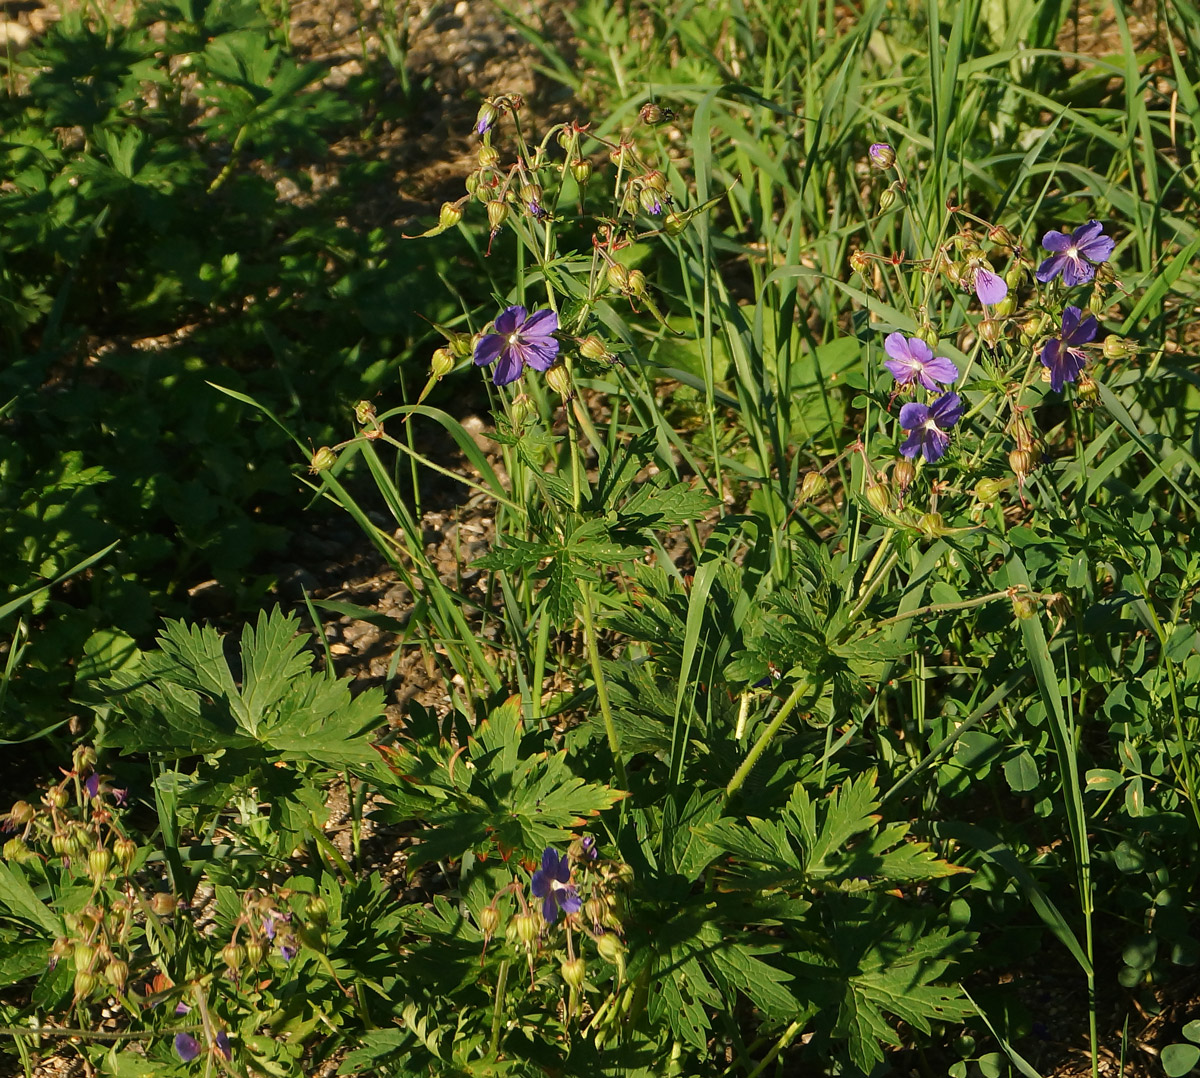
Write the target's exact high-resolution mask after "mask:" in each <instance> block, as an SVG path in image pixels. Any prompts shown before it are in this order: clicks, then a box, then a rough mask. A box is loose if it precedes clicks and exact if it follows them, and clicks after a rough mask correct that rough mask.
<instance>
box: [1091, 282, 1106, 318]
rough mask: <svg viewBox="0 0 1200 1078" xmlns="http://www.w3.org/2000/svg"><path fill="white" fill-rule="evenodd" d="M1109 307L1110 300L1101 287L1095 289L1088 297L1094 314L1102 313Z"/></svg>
mask: <svg viewBox="0 0 1200 1078" xmlns="http://www.w3.org/2000/svg"><path fill="white" fill-rule="evenodd" d="M1107 309H1108V301H1107V300H1106V299H1105V298H1104V295H1103V293H1102V292H1101V291H1100V289H1098V288H1097V289H1094V290H1093V292H1092V294H1091V296H1090V297H1089V299H1088V310H1089V311H1091V312H1092V314H1094V315H1102V314H1103V313H1104V312H1105V311H1106V310H1107Z"/></svg>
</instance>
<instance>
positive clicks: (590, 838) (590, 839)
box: [579, 835, 599, 861]
mask: <svg viewBox="0 0 1200 1078" xmlns="http://www.w3.org/2000/svg"><path fill="white" fill-rule="evenodd" d="M579 847H580V849H581V850H582V851H583V856H584V857H586V858H587V859H588V860H590V861H594V860H596V858H597V857H598V856H599V851H598V850H597V849H596V837H595V835H584V836H583V838H582V839H581V840H580V843H579Z"/></svg>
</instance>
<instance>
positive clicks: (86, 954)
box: [71, 940, 96, 970]
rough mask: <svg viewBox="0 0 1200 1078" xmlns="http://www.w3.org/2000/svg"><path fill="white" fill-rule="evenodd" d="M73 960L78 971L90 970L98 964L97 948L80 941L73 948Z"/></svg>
mask: <svg viewBox="0 0 1200 1078" xmlns="http://www.w3.org/2000/svg"><path fill="white" fill-rule="evenodd" d="M71 958H72V960H73V961H74V963H75V968H76V969H77V970H89V969H91V968H92V966H94V965H95V964H96V948H95V947H93V946H92V945H91V944H90V943H84V942H83V941H82V940H80V941H78V942H76V943H75V945H74V946H73V947H72V948H71Z"/></svg>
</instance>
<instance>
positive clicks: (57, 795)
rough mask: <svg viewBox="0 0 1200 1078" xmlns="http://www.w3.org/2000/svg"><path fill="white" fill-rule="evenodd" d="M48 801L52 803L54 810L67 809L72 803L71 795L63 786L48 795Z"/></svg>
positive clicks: (57, 787)
mask: <svg viewBox="0 0 1200 1078" xmlns="http://www.w3.org/2000/svg"><path fill="white" fill-rule="evenodd" d="M46 800H47V801H49V802H50V805H51V807H52V808H56V809H65V808H66V807H67V805H68V804H69V803H70V800H71V795H70V794H68V793H67V791H66V788H65V787H63V786H56V787H55V788H54V789H53V790H51V791H50V792H49V793H48V794H47V795H46Z"/></svg>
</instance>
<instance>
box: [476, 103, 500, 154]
mask: <svg viewBox="0 0 1200 1078" xmlns="http://www.w3.org/2000/svg"><path fill="white" fill-rule="evenodd" d="M499 115H500V110H499V109H497V108H496V106H495V105H493V104H492V103H491V102H490V101H485V102H484V103H483V104H482V105H480V106H479V111H478V112H477V113H476V114H475V134H477V135H482V134H484V133H485V132H487V131H490V130H491V129H492V128H493V127H494V126H495V125H496V119H497V118H498V117H499ZM488 148H489V149H490V148H491V147H488Z"/></svg>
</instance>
